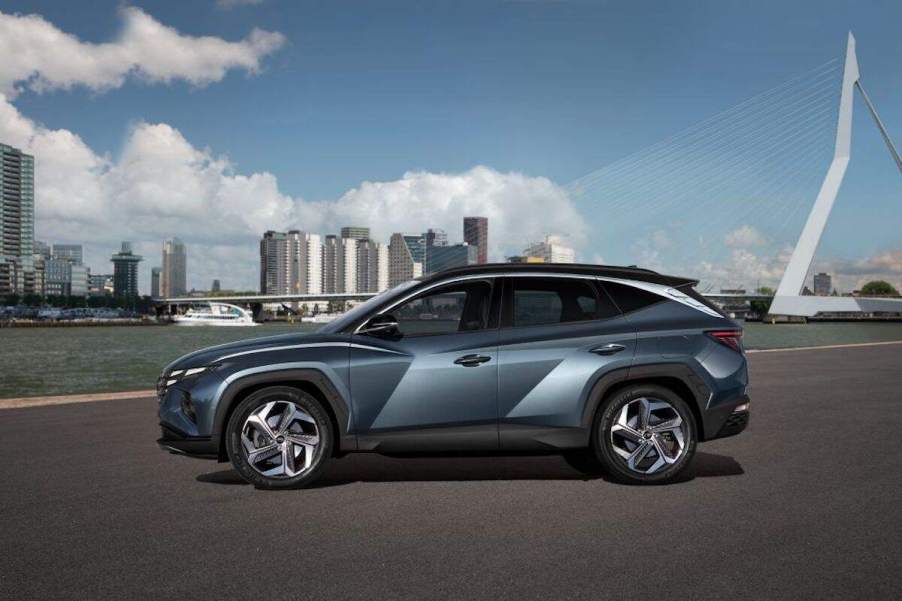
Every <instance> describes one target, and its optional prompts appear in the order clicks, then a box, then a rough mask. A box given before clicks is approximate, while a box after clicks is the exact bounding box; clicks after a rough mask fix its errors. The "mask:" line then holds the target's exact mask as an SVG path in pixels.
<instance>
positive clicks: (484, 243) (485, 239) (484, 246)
mask: <svg viewBox="0 0 902 601" xmlns="http://www.w3.org/2000/svg"><path fill="white" fill-rule="evenodd" d="M464 242H466V243H467V244H469V245H470V246H475V247H477V248H478V249H479V251H478V253H477V261H478V263H479V264H480V265H482V264H483V263H487V262H488V257H489V219H488V217H464Z"/></svg>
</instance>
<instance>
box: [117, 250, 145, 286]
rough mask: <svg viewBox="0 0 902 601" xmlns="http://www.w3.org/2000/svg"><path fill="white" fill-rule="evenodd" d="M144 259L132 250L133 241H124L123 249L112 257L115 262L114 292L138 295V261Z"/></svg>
mask: <svg viewBox="0 0 902 601" xmlns="http://www.w3.org/2000/svg"><path fill="white" fill-rule="evenodd" d="M142 259H143V257H141V256H139V255H136V254H135V253H133V252H132V243H131V242H123V243H122V249H121V250H120V251H119V252H118V253H116V254H115V255H113V256H112V257H111V259H110V260H111V261H112V262H113V294H115V295H116V296H138V263H139V262H141V260H142Z"/></svg>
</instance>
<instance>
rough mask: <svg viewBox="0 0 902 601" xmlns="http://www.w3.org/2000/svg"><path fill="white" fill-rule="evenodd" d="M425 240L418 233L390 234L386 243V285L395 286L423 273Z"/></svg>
mask: <svg viewBox="0 0 902 601" xmlns="http://www.w3.org/2000/svg"><path fill="white" fill-rule="evenodd" d="M425 262H426V240H425V238H423V236H420V235H415V236H412V235H405V234H392V237H391V241H390V242H389V245H388V285H389V287H394V286H397V285H398V284H401V283H403V282H406V281H407V280H411V279H413V278H418V277H420V276H421V275H423V268H424V263H425Z"/></svg>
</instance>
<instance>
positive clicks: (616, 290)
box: [602, 282, 667, 313]
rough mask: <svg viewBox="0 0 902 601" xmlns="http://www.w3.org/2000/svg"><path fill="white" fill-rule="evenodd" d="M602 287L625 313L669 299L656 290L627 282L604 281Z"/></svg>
mask: <svg viewBox="0 0 902 601" xmlns="http://www.w3.org/2000/svg"><path fill="white" fill-rule="evenodd" d="M602 287H603V288H604V289H605V290H607V291H608V294H610V295H611V298H612V299H614V303H616V304H617V306H618V307H619V308H620V310H621V311H623V312H624V313H632V312H633V311H638V310H639V309H644V308H645V307H650V306H652V305H654V304H656V303H660V302H662V301H665V300H667V299H665V298H664V297H663V296H660V295H658V294H655V293H654V292H648V291H647V290H642V289H640V288H636V287H634V286H627V285H626V284H618V283H617V282H604V283H602Z"/></svg>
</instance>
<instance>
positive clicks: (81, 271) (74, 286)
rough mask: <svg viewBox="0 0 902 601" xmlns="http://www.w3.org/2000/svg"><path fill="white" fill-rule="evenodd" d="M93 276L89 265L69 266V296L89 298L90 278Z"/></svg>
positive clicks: (76, 264)
mask: <svg viewBox="0 0 902 601" xmlns="http://www.w3.org/2000/svg"><path fill="white" fill-rule="evenodd" d="M90 276H91V270H90V269H88V267H87V265H82V264H81V263H72V264H70V265H69V295H70V296H87V295H88V278H89V277H90Z"/></svg>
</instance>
